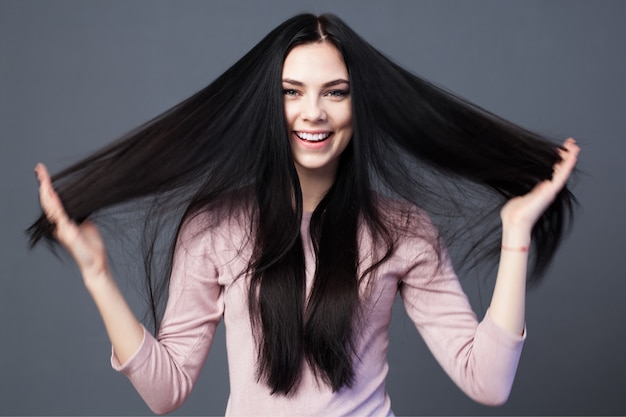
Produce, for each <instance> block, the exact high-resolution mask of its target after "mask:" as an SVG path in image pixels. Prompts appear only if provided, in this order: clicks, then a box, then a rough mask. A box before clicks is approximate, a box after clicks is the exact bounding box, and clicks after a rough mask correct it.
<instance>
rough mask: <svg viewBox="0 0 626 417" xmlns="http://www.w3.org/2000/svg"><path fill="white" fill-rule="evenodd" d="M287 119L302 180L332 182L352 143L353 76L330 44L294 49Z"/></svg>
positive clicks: (287, 80) (287, 75)
mask: <svg viewBox="0 0 626 417" xmlns="http://www.w3.org/2000/svg"><path fill="white" fill-rule="evenodd" d="M283 95H284V99H285V118H286V119H287V128H288V131H289V141H290V144H291V151H292V153H293V158H294V161H295V164H296V170H297V171H298V175H300V176H302V175H308V176H311V175H323V176H328V175H330V176H332V177H334V175H335V174H336V172H337V167H338V165H339V156H340V155H341V153H342V152H343V151H344V149H346V146H348V143H350V139H351V138H352V107H351V100H350V83H349V81H348V70H347V68H346V65H345V64H344V62H343V58H342V56H341V54H340V53H339V51H338V50H337V48H336V47H335V46H333V45H332V44H331V43H329V42H322V43H312V44H306V45H299V46H296V47H295V48H293V49H292V50H291V51H290V52H289V54H288V55H287V58H286V59H285V63H284V65H283Z"/></svg>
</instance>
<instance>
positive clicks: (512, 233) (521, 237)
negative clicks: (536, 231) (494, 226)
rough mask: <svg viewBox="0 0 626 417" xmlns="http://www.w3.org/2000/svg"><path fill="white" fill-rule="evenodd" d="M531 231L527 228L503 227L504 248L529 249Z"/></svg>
mask: <svg viewBox="0 0 626 417" xmlns="http://www.w3.org/2000/svg"><path fill="white" fill-rule="evenodd" d="M530 241H531V231H530V229H528V228H525V227H504V226H503V227H502V242H501V244H502V248H503V249H504V248H517V249H518V250H519V248H522V247H523V248H529V247H530Z"/></svg>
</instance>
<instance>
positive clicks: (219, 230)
mask: <svg viewBox="0 0 626 417" xmlns="http://www.w3.org/2000/svg"><path fill="white" fill-rule="evenodd" d="M242 193H243V192H242ZM252 218H253V216H252V209H251V206H250V205H249V204H248V203H247V199H244V198H242V197H241V195H239V196H235V194H232V195H228V196H227V197H224V198H222V199H220V200H219V201H216V202H212V203H211V204H206V205H204V206H202V207H201V208H197V209H195V210H193V211H191V212H189V213H188V214H187V215H185V216H184V218H183V220H182V221H181V223H180V226H179V231H178V238H177V245H185V246H187V245H193V246H195V245H198V244H200V245H201V246H205V247H206V246H211V247H214V248H215V247H216V246H217V247H218V248H219V247H224V246H231V245H232V244H236V242H238V241H241V240H242V239H243V238H244V237H248V236H249V235H250V230H251V225H252Z"/></svg>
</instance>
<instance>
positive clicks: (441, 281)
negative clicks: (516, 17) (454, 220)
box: [400, 140, 578, 405]
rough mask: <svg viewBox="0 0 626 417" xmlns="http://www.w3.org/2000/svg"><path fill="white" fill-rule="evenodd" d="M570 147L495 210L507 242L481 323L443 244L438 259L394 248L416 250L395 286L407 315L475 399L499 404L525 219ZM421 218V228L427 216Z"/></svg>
mask: <svg viewBox="0 0 626 417" xmlns="http://www.w3.org/2000/svg"><path fill="white" fill-rule="evenodd" d="M577 154H578V147H577V146H576V145H575V143H574V142H573V141H571V140H568V141H567V142H566V143H565V151H563V152H562V154H561V156H562V157H563V161H562V162H560V163H558V164H557V165H556V166H555V173H554V176H553V179H552V180H551V181H545V182H542V183H541V184H539V185H538V186H537V187H535V189H533V191H531V193H529V194H527V195H526V196H523V197H518V198H515V199H512V200H511V201H510V202H508V203H507V204H506V205H505V207H504V208H503V209H502V212H501V216H502V221H503V237H502V245H503V247H504V248H507V249H503V251H502V257H501V261H500V265H499V269H498V276H497V282H496V287H495V289H494V294H493V298H492V302H491V306H490V308H489V311H488V314H487V315H486V316H485V318H484V319H483V321H482V322H480V323H479V322H478V321H477V319H476V316H475V314H474V312H473V311H472V308H471V306H470V304H469V302H468V300H467V297H466V295H465V294H464V293H463V290H462V288H461V285H460V284H459V282H458V279H457V278H456V275H455V273H454V271H453V268H452V265H451V263H450V261H449V259H448V257H447V254H446V251H445V249H443V248H442V249H441V252H442V256H443V259H441V262H440V260H439V258H437V255H436V251H435V250H434V249H433V248H432V247H430V246H429V245H425V244H424V243H423V242H421V243H420V242H414V243H412V244H410V247H406V246H405V247H404V248H402V251H403V252H404V253H405V256H406V260H407V262H409V260H410V256H411V253H413V254H415V253H419V255H418V258H417V264H415V263H414V262H409V264H414V265H416V266H415V267H414V268H413V269H412V270H410V271H409V272H408V273H407V274H406V275H405V276H404V277H403V279H402V285H401V286H400V291H401V295H402V299H403V302H404V305H405V308H406V310H407V313H408V315H409V316H410V317H411V319H412V320H413V322H414V323H415V325H416V327H417V329H418V330H419V332H420V334H421V335H422V337H423V339H424V341H425V343H426V344H427V346H428V347H429V349H430V351H431V352H432V353H433V355H434V356H435V358H436V359H437V361H438V362H439V363H440V364H441V366H442V367H443V369H444V370H445V371H446V373H447V374H448V375H449V376H450V377H451V379H452V380H453V381H454V382H455V383H456V384H457V386H459V388H460V389H461V390H463V392H465V393H466V394H467V395H468V396H469V397H471V398H472V399H474V400H475V401H478V402H480V403H482V404H485V405H500V404H503V403H504V402H505V401H506V399H507V398H508V395H509V392H510V389H511V386H512V384H513V380H514V377H515V372H516V369H517V364H518V361H519V357H520V354H521V349H522V344H523V340H524V335H523V330H524V313H525V311H524V310H525V309H524V303H525V291H526V266H527V261H528V253H527V252H526V251H524V250H520V248H521V247H522V246H527V245H528V244H529V241H530V231H531V229H532V226H533V225H534V223H535V221H536V219H537V218H538V217H539V216H540V215H541V213H542V212H543V210H545V208H546V207H547V206H548V205H549V204H550V202H551V201H552V200H553V198H554V196H555V195H556V193H557V192H558V191H559V190H560V189H561V188H562V187H563V185H564V184H565V182H566V181H567V178H569V175H570V173H571V171H572V169H573V167H574V165H575V162H576V156H577ZM422 224H423V226H424V227H425V228H427V229H428V228H429V226H428V224H427V222H426V223H424V222H422ZM430 227H432V226H430ZM426 232H427V233H426V234H427V235H428V234H429V233H428V231H426ZM433 233H434V232H433ZM510 249H513V250H510Z"/></svg>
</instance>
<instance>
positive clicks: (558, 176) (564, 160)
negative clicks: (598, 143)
mask: <svg viewBox="0 0 626 417" xmlns="http://www.w3.org/2000/svg"><path fill="white" fill-rule="evenodd" d="M579 153H580V147H579V146H578V145H577V144H576V141H574V139H571V138H570V139H568V140H566V141H565V143H564V144H563V148H561V149H559V156H560V157H561V160H560V161H559V162H557V163H556V164H554V169H553V174H552V180H551V183H552V184H553V185H554V187H555V188H557V189H559V190H560V189H561V188H563V186H565V183H566V182H567V180H568V179H569V177H570V175H571V173H572V171H573V170H574V167H575V166H576V162H577V161H578V154H579Z"/></svg>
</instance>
